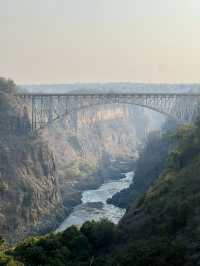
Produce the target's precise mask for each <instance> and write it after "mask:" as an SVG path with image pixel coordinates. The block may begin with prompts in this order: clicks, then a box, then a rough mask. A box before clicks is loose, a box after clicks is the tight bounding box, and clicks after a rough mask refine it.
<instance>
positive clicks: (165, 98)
mask: <svg viewBox="0 0 200 266" xmlns="http://www.w3.org/2000/svg"><path fill="white" fill-rule="evenodd" d="M17 97H18V98H20V100H21V102H22V103H23V105H24V108H25V109H26V110H28V113H29V119H30V121H31V129H32V131H37V130H39V129H41V128H44V127H45V126H47V125H49V124H51V123H52V122H53V121H55V120H56V119H59V118H61V117H62V116H64V115H66V114H71V113H73V112H77V111H79V110H81V109H83V108H87V107H92V106H96V105H105V104H131V105H137V106H142V107H146V108H149V109H151V110H154V111H157V112H159V113H162V114H165V115H167V116H170V117H171V118H173V119H175V120H177V121H179V122H180V123H188V122H191V121H192V120H193V119H194V118H195V117H196V116H197V113H198V112H199V103H200V94H191V93H185V94H180V93H73V94H72V93H66V94H45V93H41V94H31V93H24V94H18V95H17Z"/></svg>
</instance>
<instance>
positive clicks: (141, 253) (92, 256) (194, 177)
mask: <svg viewBox="0 0 200 266" xmlns="http://www.w3.org/2000/svg"><path fill="white" fill-rule="evenodd" d="M4 83H5V81H4V80H3V81H2V80H0V91H1V92H3V93H1V94H0V98H1V100H2V99H3V98H2V97H7V96H6V95H7V94H8V93H10V94H12V90H11V91H9V90H8V91H6V89H5V88H4ZM8 83H9V82H7V83H6V84H8ZM2 84H3V85H2ZM2 88H3V89H2ZM4 99H6V98H4ZM4 103H5V102H4ZM7 103H8V105H9V101H8V102H7ZM0 106H1V105H0ZM1 108H2V106H1ZM5 110H6V112H8V113H9V112H10V111H9V110H10V109H9V108H8V109H6V107H5V108H4V111H5ZM0 115H2V113H1V112H0ZM11 116H12V115H11ZM18 116H19V114H18V113H17V112H16V115H15V116H14V117H13V119H15V118H17V117H18ZM2 119H3V116H2ZM2 119H0V121H2ZM16 121H17V120H16ZM5 123H6V122H5ZM6 126H8V124H6ZM2 127H3V124H2ZM2 127H1V125H0V132H2V130H8V129H7V128H6V127H4V128H2ZM5 161H6V158H4V157H2V162H5ZM2 165H4V164H3V163H2ZM91 168H92V167H91V166H85V165H81V164H78V165H76V164H75V166H74V169H75V171H77V172H78V174H80V172H81V171H83V172H87V171H90V169H91ZM1 187H2V188H3V189H5V186H4V184H3V183H1ZM3 194H4V193H2V195H3ZM121 195H122V196H121ZM121 195H120V197H121V199H120V201H119V202H118V204H119V205H120V206H124V207H126V208H127V212H126V214H125V216H124V217H123V219H122V220H121V222H120V224H119V226H115V225H113V224H112V223H111V222H109V221H107V220H102V221H100V222H86V223H85V224H84V225H83V226H82V227H81V228H80V230H79V229H77V228H76V227H75V226H72V227H70V228H69V229H67V230H65V231H64V232H63V233H58V234H49V235H47V236H42V237H31V238H28V239H25V240H24V241H23V242H21V243H18V244H17V245H16V246H15V247H13V248H12V249H6V247H5V246H4V241H3V239H2V238H0V266H1V265H2V266H19V265H24V266H39V265H40V266H86V265H87V266H89V265H90V266H132V265H133V266H196V265H200V247H199V241H200V118H199V119H197V121H196V123H195V124H194V125H193V126H182V127H179V128H178V129H177V131H176V133H173V134H172V133H170V134H164V135H160V134H153V135H151V136H150V137H149V140H148V142H147V144H146V146H145V148H144V150H143V151H142V154H141V157H140V160H139V161H138V164H137V169H136V175H135V183H134V186H132V187H131V188H130V189H128V190H125V192H124V194H121ZM113 200H114V199H113ZM117 200H118V199H117V198H116V201H117ZM29 203H30V198H29V197H24V204H25V205H27V206H28V205H29ZM18 261H19V262H18Z"/></svg>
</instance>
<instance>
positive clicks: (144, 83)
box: [16, 81, 200, 86]
mask: <svg viewBox="0 0 200 266" xmlns="http://www.w3.org/2000/svg"><path fill="white" fill-rule="evenodd" d="M16 84H17V86H52V85H53V86H63V85H107V84H113V85H114V84H116V85H117V84H124V85H125V84H127V85H128V84H134V85H200V81H199V82H185V83H184V82H134V81H127V82H126V81H124V82H123V81H108V82H66V83H21V84H20V83H16Z"/></svg>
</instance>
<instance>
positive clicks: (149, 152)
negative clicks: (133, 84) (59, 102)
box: [0, 79, 200, 266]
mask: <svg viewBox="0 0 200 266" xmlns="http://www.w3.org/2000/svg"><path fill="white" fill-rule="evenodd" d="M16 89H17V88H16V86H15V85H14V83H13V82H12V81H10V80H5V79H0V151H1V152H0V236H1V238H0V248H1V250H2V251H0V265H6V266H11V265H12V266H16V265H17V266H18V265H20V266H21V265H25V266H36V265H37V266H38V265H45V266H49V265H50V266H66V265H67V266H75V265H76V266H79V265H95V266H117V265H120V266H124V265H136V266H143V265H145V266H149V265H153V266H167V265H172V266H176V265H178V266H179V265H180V266H182V265H184V266H192V265H199V264H198V263H199V261H200V256H199V248H198V241H199V240H198V239H199V232H198V230H199V229H198V221H199V192H198V191H199V180H198V177H199V119H197V120H196V122H195V123H194V124H191V125H182V126H177V124H176V123H174V121H170V120H167V122H165V123H164V121H165V120H166V119H165V118H164V117H163V116H161V115H158V114H156V113H154V112H148V111H146V110H144V109H143V108H138V107H134V106H126V105H117V106H114V105H107V106H106V107H105V106H99V107H95V108H92V109H90V108H89V109H87V110H85V111H84V112H83V111H82V112H78V113H77V114H76V118H75V119H76V123H74V116H73V115H74V114H72V115H68V116H65V117H63V118H62V119H60V120H57V121H55V123H53V124H52V125H49V127H48V128H46V129H44V130H42V131H41V132H38V134H30V132H29V130H28V129H29V128H30V125H29V123H30V122H29V119H28V118H27V117H26V116H24V112H23V110H22V109H23V106H22V105H20V102H18V100H17V99H16V97H15V93H16ZM143 125H145V126H143ZM132 171H134V172H135V173H134V179H133V173H132ZM122 173H126V175H125V176H124V174H123V175H122ZM128 173H129V174H128ZM101 218H103V220H101ZM105 218H109V220H111V221H109V220H107V219H105ZM88 220H89V221H88ZM93 220H96V222H95V221H93ZM118 222H119V223H118ZM115 224H116V225H115ZM76 225H77V226H78V228H77V227H76ZM55 231H56V232H55ZM27 237H29V238H27ZM3 239H4V240H5V241H6V243H5V244H4V245H2V244H3ZM19 240H20V242H19ZM10 245H11V247H12V248H10ZM133 262H134V264H133Z"/></svg>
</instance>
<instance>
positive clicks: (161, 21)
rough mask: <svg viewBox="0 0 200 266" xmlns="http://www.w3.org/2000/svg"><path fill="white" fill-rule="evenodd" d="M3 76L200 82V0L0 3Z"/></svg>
mask: <svg viewBox="0 0 200 266" xmlns="http://www.w3.org/2000/svg"><path fill="white" fill-rule="evenodd" d="M0 76H5V77H11V78H12V79H14V80H15V81H16V82H17V83H65V82H98V81H101V82H107V81H133V82H200V0H0Z"/></svg>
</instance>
